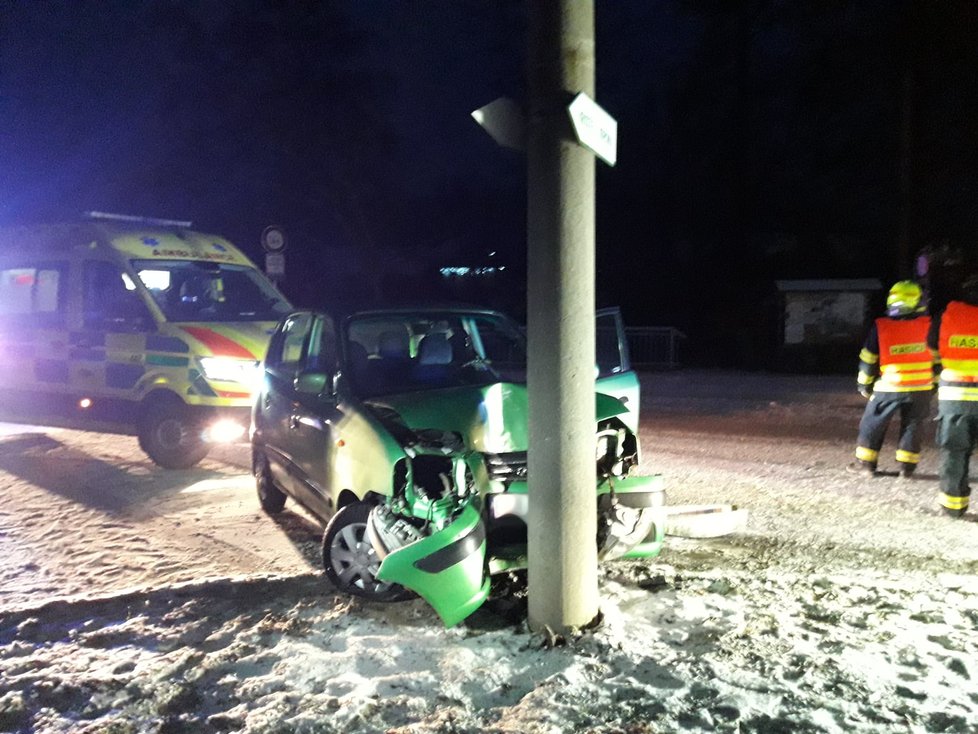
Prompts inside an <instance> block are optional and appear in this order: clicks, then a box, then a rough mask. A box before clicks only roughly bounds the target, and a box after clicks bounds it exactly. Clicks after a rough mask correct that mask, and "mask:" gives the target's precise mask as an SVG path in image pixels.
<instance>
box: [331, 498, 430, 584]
mask: <svg viewBox="0 0 978 734" xmlns="http://www.w3.org/2000/svg"><path fill="white" fill-rule="evenodd" d="M371 509H373V505H371V504H369V503H367V502H354V503H353V504H350V505H347V506H346V507H344V508H343V509H341V510H340V511H339V512H337V513H336V514H335V515H333V518H332V519H331V520H330V521H329V524H328V525H327V526H326V532H324V533H323V569H324V570H325V572H326V578H328V579H329V580H330V582H331V583H332V584H333V586H335V587H336V588H337V590H338V591H342V592H345V593H347V594H353V595H354V596H362V597H364V598H366V599H371V600H373V601H398V600H401V599H406V598H409V597H410V596H411V594H410V592H408V591H407V590H406V589H404V588H403V587H402V586H398V585H397V584H389V583H386V582H383V581H379V580H378V579H377V572H378V570H379V569H380V559H379V558H378V557H377V553H376V551H374V549H373V546H372V545H371V544H370V540H369V538H367V519H368V518H369V517H370V510H371Z"/></svg>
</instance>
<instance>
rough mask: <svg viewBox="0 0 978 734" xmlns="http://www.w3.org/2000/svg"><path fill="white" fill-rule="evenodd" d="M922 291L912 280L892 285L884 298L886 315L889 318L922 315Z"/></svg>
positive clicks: (925, 307) (924, 306)
mask: <svg viewBox="0 0 978 734" xmlns="http://www.w3.org/2000/svg"><path fill="white" fill-rule="evenodd" d="M926 310H927V306H926V305H925V304H924V297H923V291H921V290H920V286H919V285H917V284H916V283H914V282H913V281H912V280H900V281H897V282H896V283H894V284H893V287H892V288H890V293H889V295H888V296H887V297H886V315H887V316H891V317H897V316H912V315H913V314H919V313H924V311H926Z"/></svg>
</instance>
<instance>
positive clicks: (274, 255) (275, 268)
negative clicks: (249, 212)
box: [261, 225, 285, 283]
mask: <svg viewBox="0 0 978 734" xmlns="http://www.w3.org/2000/svg"><path fill="white" fill-rule="evenodd" d="M261 246H262V247H264V248H265V275H267V276H268V277H269V278H271V279H272V280H273V281H275V282H276V283H278V282H279V281H280V280H282V278H284V277H285V232H284V231H283V230H282V228H281V227H277V226H275V225H272V226H269V227H265V229H264V230H262V233H261Z"/></svg>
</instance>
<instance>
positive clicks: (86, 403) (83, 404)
mask: <svg viewBox="0 0 978 734" xmlns="http://www.w3.org/2000/svg"><path fill="white" fill-rule="evenodd" d="M78 407H79V408H81V409H82V410H85V409H86V408H91V407H92V399H91V398H82V399H81V400H79V401H78Z"/></svg>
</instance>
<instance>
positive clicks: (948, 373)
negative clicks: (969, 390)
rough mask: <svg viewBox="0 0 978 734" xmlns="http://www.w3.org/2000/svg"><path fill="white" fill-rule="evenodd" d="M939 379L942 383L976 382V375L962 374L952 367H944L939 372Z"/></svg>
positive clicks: (977, 376)
mask: <svg viewBox="0 0 978 734" xmlns="http://www.w3.org/2000/svg"><path fill="white" fill-rule="evenodd" d="M941 379H943V380H944V382H978V375H974V374H969V373H968V372H962V371H961V370H958V369H954V368H953V367H945V368H944V370H943V371H942V372H941Z"/></svg>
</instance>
